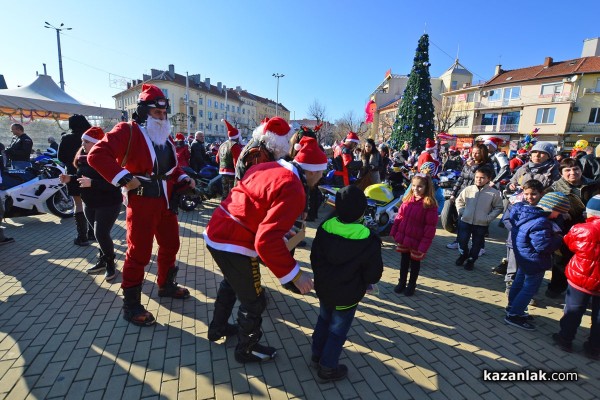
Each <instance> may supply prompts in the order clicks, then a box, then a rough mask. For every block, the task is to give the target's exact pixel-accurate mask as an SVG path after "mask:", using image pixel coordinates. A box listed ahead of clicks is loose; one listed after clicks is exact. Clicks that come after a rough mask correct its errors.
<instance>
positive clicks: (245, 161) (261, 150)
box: [235, 139, 275, 182]
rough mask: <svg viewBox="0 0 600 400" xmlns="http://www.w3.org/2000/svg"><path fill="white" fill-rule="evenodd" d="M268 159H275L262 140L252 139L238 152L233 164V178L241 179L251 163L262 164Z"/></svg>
mask: <svg viewBox="0 0 600 400" xmlns="http://www.w3.org/2000/svg"><path fill="white" fill-rule="evenodd" d="M269 161H275V158H274V157H273V154H272V153H271V152H270V151H269V150H268V149H267V147H266V146H265V144H264V142H262V141H261V142H257V141H256V140H254V139H252V140H251V141H250V142H248V144H247V145H246V146H244V149H243V150H242V153H241V154H240V157H239V158H238V161H237V164H236V166H235V180H236V182H237V181H239V180H241V179H242V178H243V177H244V175H245V174H246V171H248V169H249V168H250V167H252V166H253V165H257V164H262V163H265V162H269Z"/></svg>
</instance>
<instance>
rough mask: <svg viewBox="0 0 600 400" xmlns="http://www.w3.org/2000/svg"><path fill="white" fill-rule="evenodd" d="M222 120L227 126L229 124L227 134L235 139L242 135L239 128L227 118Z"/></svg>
mask: <svg viewBox="0 0 600 400" xmlns="http://www.w3.org/2000/svg"><path fill="white" fill-rule="evenodd" d="M221 122H224V123H225V126H227V136H228V137H229V139H231V140H235V139H238V138H239V137H240V132H239V131H238V129H237V128H236V127H235V126H233V125H231V124H230V123H229V122H227V120H225V119H222V120H221Z"/></svg>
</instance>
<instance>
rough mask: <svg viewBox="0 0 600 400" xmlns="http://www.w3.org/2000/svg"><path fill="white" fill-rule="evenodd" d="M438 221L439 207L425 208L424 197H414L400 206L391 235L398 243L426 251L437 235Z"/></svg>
mask: <svg viewBox="0 0 600 400" xmlns="http://www.w3.org/2000/svg"><path fill="white" fill-rule="evenodd" d="M437 223H438V210H437V207H430V208H424V207H423V200H422V199H421V200H415V199H414V198H413V199H411V200H410V201H408V202H406V203H402V205H401V206H400V210H398V214H397V215H396V219H395V220H394V225H392V230H391V232H390V236H392V237H393V238H394V240H395V241H396V243H399V244H401V245H403V246H406V247H408V248H409V249H411V250H417V251H420V252H421V253H426V252H427V250H429V246H431V242H432V241H433V238H434V236H435V229H436V227H437Z"/></svg>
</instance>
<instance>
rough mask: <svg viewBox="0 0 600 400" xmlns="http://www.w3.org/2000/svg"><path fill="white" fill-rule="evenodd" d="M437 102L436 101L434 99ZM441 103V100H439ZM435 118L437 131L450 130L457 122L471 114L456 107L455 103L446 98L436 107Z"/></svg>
mask: <svg viewBox="0 0 600 400" xmlns="http://www.w3.org/2000/svg"><path fill="white" fill-rule="evenodd" d="M434 102H435V101H434ZM437 103H438V104H439V101H437ZM438 104H436V106H437V105H438ZM436 110H437V111H436V112H435V120H436V124H437V132H438V133H440V132H448V130H449V129H450V128H452V127H453V126H455V125H456V124H458V123H460V122H462V121H465V120H467V119H469V116H468V115H467V114H466V113H464V112H460V111H456V110H455V109H454V103H453V102H451V101H449V100H448V98H445V99H444V101H443V104H442V106H441V107H436Z"/></svg>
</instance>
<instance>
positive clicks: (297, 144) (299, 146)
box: [294, 143, 302, 151]
mask: <svg viewBox="0 0 600 400" xmlns="http://www.w3.org/2000/svg"><path fill="white" fill-rule="evenodd" d="M301 148H302V145H301V144H300V143H296V144H295V145H294V150H296V151H300V149H301Z"/></svg>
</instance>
